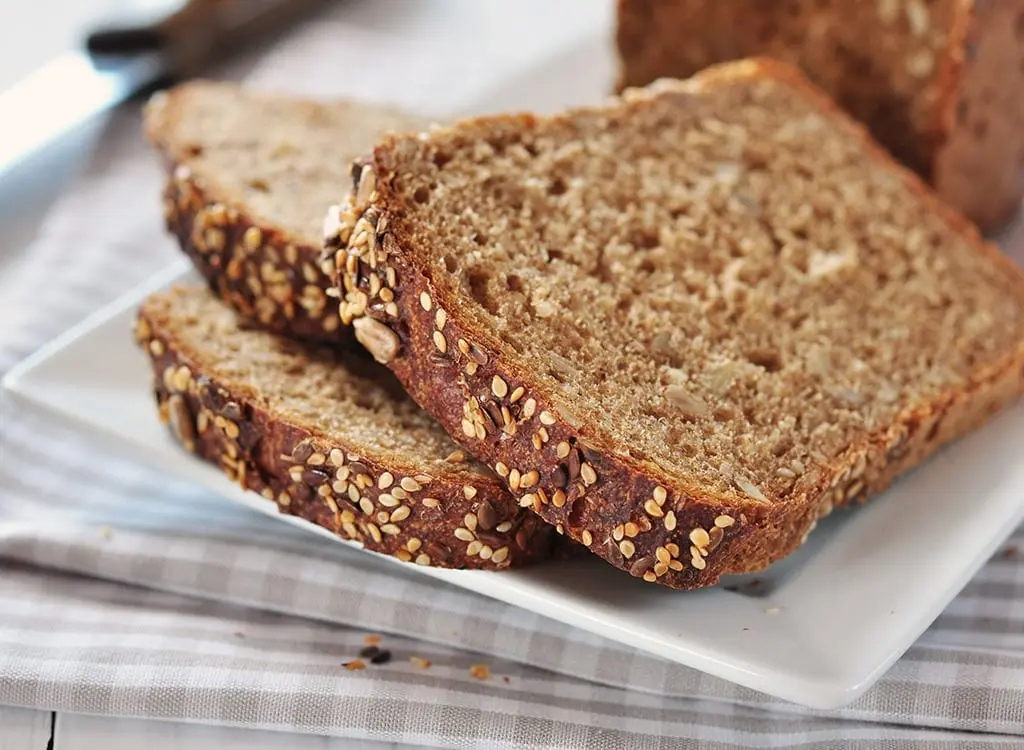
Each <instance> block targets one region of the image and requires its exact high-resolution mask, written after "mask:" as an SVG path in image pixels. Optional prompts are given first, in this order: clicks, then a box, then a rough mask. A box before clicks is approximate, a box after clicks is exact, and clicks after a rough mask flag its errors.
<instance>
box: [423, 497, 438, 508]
mask: <svg viewBox="0 0 1024 750" xmlns="http://www.w3.org/2000/svg"><path fill="white" fill-rule="evenodd" d="M420 502H421V503H422V504H423V506H424V507H426V508H437V507H439V506H440V505H441V501H440V500H438V499H437V498H436V497H425V498H423V499H422V500H420Z"/></svg>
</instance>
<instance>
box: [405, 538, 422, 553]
mask: <svg viewBox="0 0 1024 750" xmlns="http://www.w3.org/2000/svg"><path fill="white" fill-rule="evenodd" d="M422 546H423V542H422V541H421V540H420V538H419V537H416V536H414V537H412V538H411V539H410V540H409V541H408V542H406V543H405V548H406V549H407V550H409V551H410V552H416V551H418V550H419V548H420V547H422Z"/></svg>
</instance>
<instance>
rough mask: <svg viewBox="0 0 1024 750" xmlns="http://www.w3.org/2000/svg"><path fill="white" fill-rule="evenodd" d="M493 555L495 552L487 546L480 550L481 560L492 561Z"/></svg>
mask: <svg viewBox="0 0 1024 750" xmlns="http://www.w3.org/2000/svg"><path fill="white" fill-rule="evenodd" d="M493 554H494V550H493V549H492V548H491V547H488V546H487V545H486V544H485V545H484V546H483V547H481V548H480V559H481V560H490V559H491V555H493Z"/></svg>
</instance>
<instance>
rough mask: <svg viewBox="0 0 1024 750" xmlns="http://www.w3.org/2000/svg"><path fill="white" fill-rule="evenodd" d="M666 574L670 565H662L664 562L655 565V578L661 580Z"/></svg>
mask: <svg viewBox="0 0 1024 750" xmlns="http://www.w3.org/2000/svg"><path fill="white" fill-rule="evenodd" d="M666 573H668V565H666V564H665V563H662V562H659V563H654V575H655V577H657V578H661V577H662V576H663V575H665V574H666Z"/></svg>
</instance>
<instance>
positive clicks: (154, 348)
mask: <svg viewBox="0 0 1024 750" xmlns="http://www.w3.org/2000/svg"><path fill="white" fill-rule="evenodd" d="M149 351H150V353H151V354H152V355H153V356H154V357H160V356H162V355H163V353H164V351H166V350H165V349H164V342H163V341H161V340H160V339H153V340H152V341H150V342H149Z"/></svg>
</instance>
